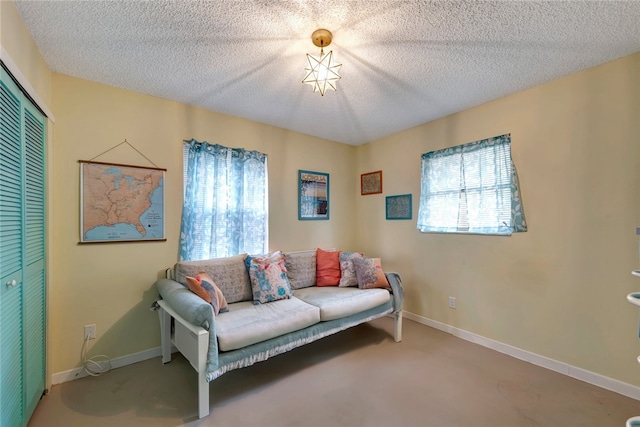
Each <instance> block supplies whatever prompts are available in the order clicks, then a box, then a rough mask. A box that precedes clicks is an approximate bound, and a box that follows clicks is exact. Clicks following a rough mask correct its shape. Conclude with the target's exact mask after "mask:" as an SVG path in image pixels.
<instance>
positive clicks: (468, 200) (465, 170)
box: [418, 134, 526, 235]
mask: <svg viewBox="0 0 640 427" xmlns="http://www.w3.org/2000/svg"><path fill="white" fill-rule="evenodd" d="M421 178H422V182H421V194H420V207H419V211H418V229H419V230H420V231H423V232H440V233H479V234H506V235H508V234H511V233H512V232H515V231H526V224H525V222H524V214H523V213H522V204H521V202H520V197H519V189H518V180H517V174H516V172H515V166H514V165H513V162H512V160H511V137H510V135H508V134H507V135H502V136H499V137H495V138H490V139H485V140H482V141H476V142H472V143H469V144H465V145H459V146H456V147H451V148H446V149H443V150H437V151H431V152H429V153H425V154H423V155H422V177H421ZM514 209H515V210H514Z"/></svg>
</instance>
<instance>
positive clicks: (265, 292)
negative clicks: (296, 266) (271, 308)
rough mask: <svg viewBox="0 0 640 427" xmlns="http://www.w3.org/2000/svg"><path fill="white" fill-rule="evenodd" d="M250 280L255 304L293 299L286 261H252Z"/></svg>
mask: <svg viewBox="0 0 640 427" xmlns="http://www.w3.org/2000/svg"><path fill="white" fill-rule="evenodd" d="M249 278H250V279H251V289H252V290H253V303H254V304H261V303H262V304H264V303H268V302H273V301H277V300H281V299H286V298H291V284H290V283H289V279H288V278H287V269H286V267H285V264H284V259H280V260H278V261H274V262H259V261H258V260H256V259H253V260H251V264H250V265H249Z"/></svg>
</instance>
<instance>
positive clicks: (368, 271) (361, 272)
mask: <svg viewBox="0 0 640 427" xmlns="http://www.w3.org/2000/svg"><path fill="white" fill-rule="evenodd" d="M353 265H354V266H355V268H356V276H357V277H358V287H359V288H360V289H371V288H386V289H391V285H389V281H388V280H387V276H385V274H384V271H382V260H381V259H380V258H362V259H358V258H355V259H354V260H353Z"/></svg>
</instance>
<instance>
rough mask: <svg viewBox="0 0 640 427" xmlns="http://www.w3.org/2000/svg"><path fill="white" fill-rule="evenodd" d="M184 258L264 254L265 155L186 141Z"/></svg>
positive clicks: (182, 252)
mask: <svg viewBox="0 0 640 427" xmlns="http://www.w3.org/2000/svg"><path fill="white" fill-rule="evenodd" d="M184 149H185V152H184V154H185V163H184V165H185V171H184V181H185V188H184V204H183V208H182V226H181V231H180V260H183V261H187V260H200V259H209V258H217V257H225V256H231V255H236V254H239V253H245V252H246V253H253V254H257V253H264V252H266V251H267V250H266V248H267V224H268V218H267V213H268V197H267V188H268V187H267V183H268V182H267V155H266V154H263V153H260V152H258V151H247V150H244V149H241V148H229V147H223V146H222V145H218V144H216V145H212V144H209V143H207V142H198V141H196V140H193V139H192V140H191V141H188V142H186V143H185V147H184Z"/></svg>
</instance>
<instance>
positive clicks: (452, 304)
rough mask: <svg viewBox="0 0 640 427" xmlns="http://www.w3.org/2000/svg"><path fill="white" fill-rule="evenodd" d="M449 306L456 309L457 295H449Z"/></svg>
mask: <svg viewBox="0 0 640 427" xmlns="http://www.w3.org/2000/svg"><path fill="white" fill-rule="evenodd" d="M449 308H453V309H454V310H455V309H456V297H449Z"/></svg>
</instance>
